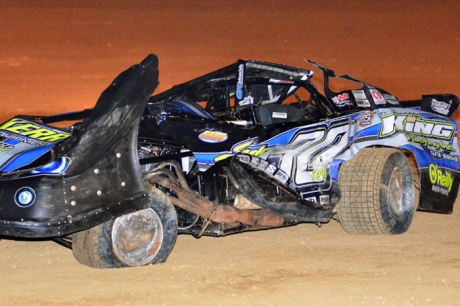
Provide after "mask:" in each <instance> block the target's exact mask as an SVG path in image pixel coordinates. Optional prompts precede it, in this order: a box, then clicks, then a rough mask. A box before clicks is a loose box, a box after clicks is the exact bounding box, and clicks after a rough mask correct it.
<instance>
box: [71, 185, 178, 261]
mask: <svg viewBox="0 0 460 306" xmlns="http://www.w3.org/2000/svg"><path fill="white" fill-rule="evenodd" d="M149 200H150V203H151V207H150V208H147V209H143V210H140V211H136V212H133V213H130V214H126V215H123V216H121V217H118V218H117V219H115V220H111V221H109V222H106V223H103V224H101V225H98V226H96V227H93V228H90V229H88V230H85V231H82V232H78V233H76V234H74V236H73V238H72V251H73V254H74V257H75V258H76V259H77V261H78V262H80V263H81V264H84V265H86V266H89V267H93V268H100V269H103V268H121V267H134V266H143V265H149V264H156V263H162V262H164V261H166V259H167V258H168V256H169V254H170V253H171V251H172V249H173V247H174V244H175V242H176V237H177V215H176V211H175V209H174V206H173V205H172V203H171V202H170V200H169V199H168V197H167V196H166V195H165V194H164V193H162V192H161V191H159V190H155V192H149Z"/></svg>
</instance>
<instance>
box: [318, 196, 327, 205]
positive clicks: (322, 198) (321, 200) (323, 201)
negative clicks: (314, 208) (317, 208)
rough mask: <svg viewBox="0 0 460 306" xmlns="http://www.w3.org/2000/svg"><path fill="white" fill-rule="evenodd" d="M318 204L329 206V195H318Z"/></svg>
mask: <svg viewBox="0 0 460 306" xmlns="http://www.w3.org/2000/svg"><path fill="white" fill-rule="evenodd" d="M319 203H320V204H321V205H326V204H329V195H327V194H326V195H320V196H319Z"/></svg>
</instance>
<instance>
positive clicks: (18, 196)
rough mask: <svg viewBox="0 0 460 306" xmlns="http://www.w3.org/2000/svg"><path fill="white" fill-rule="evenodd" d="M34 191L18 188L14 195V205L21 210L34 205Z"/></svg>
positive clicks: (27, 188)
mask: <svg viewBox="0 0 460 306" xmlns="http://www.w3.org/2000/svg"><path fill="white" fill-rule="evenodd" d="M35 198H36V195H35V191H34V190H33V189H32V188H30V187H22V188H19V189H18V190H17V191H16V193H15V194H14V203H16V205H17V206H19V207H21V208H26V207H29V206H31V205H32V204H34V202H35Z"/></svg>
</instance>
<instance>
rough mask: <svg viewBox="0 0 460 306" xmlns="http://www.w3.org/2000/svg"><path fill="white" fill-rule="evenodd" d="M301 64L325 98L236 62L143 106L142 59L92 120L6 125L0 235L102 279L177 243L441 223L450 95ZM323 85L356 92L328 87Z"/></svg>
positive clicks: (0, 165) (451, 142) (445, 205)
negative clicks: (394, 89) (66, 258)
mask: <svg viewBox="0 0 460 306" xmlns="http://www.w3.org/2000/svg"><path fill="white" fill-rule="evenodd" d="M309 63H310V64H312V65H314V66H316V68H317V69H319V70H320V71H321V72H322V74H323V87H324V89H323V90H322V91H320V90H318V89H317V88H316V86H315V85H314V84H313V82H312V77H313V70H305V69H300V68H294V67H288V66H284V65H279V64H273V63H266V62H260V61H249V60H248V61H245V60H239V61H238V62H236V63H235V64H232V65H229V66H227V67H224V68H222V69H219V70H217V71H214V72H212V73H209V74H207V75H204V76H202V77H199V78H196V79H193V80H191V81H189V82H186V83H183V84H180V85H177V86H174V87H173V88H171V89H169V90H167V91H165V92H163V93H160V94H157V95H153V96H152V93H153V91H154V89H155V88H156V86H157V84H158V61H157V58H156V56H154V55H150V56H148V57H147V58H146V59H145V60H144V61H143V62H142V63H140V64H139V65H135V66H133V67H131V68H130V69H128V70H126V71H125V72H123V73H121V74H120V75H119V76H118V77H117V78H116V79H115V80H114V82H113V83H112V84H111V85H110V86H109V87H108V88H107V89H106V90H105V91H104V92H103V93H102V95H101V97H100V98H99V100H98V102H97V104H96V106H95V107H94V108H93V109H88V110H83V111H79V112H74V113H66V114H58V115H53V116H16V117H15V118H12V119H11V120H9V121H7V122H5V123H3V124H2V125H1V126H0V186H1V188H0V200H1V202H0V235H1V236H3V237H12V238H28V239H37V238H39V239H44V238H46V239H52V240H54V241H56V242H58V243H60V244H62V245H64V246H67V247H69V248H71V249H72V251H73V254H74V256H75V258H76V259H77V260H78V261H79V262H80V263H82V264H85V265H88V266H90V267H96V268H113V267H128V266H139V265H147V264H154V263H160V262H164V261H165V260H166V259H167V257H168V255H169V254H170V252H171V251H172V249H173V247H174V244H175V241H176V237H177V234H191V235H193V236H195V237H201V236H202V235H209V236H224V235H229V234H234V233H240V232H243V231H249V230H259V229H269V228H277V227H283V226H291V225H295V224H299V223H314V224H317V225H321V224H323V223H327V222H329V221H330V220H331V219H336V220H338V221H339V222H340V223H341V225H342V227H343V228H344V230H345V231H346V232H348V233H351V234H401V233H404V232H405V231H407V229H408V228H409V226H410V224H411V221H412V217H413V214H414V211H415V210H416V209H418V210H421V211H429V212H437V213H451V212H452V210H453V204H454V202H455V200H456V197H457V192H458V185H459V179H460V174H459V171H460V162H459V148H458V145H457V130H458V127H457V123H456V122H455V121H454V120H452V119H451V117H452V115H453V113H454V112H455V111H456V109H457V107H458V97H457V96H455V95H453V94H436V95H424V96H422V98H421V99H420V100H413V101H399V100H398V99H397V98H396V97H395V96H394V95H392V94H390V93H388V92H387V91H385V90H383V89H380V88H377V87H375V86H372V85H370V84H367V83H365V82H362V81H359V80H357V79H354V78H352V77H350V76H348V75H342V76H336V75H335V73H334V72H333V71H332V70H329V69H327V68H325V67H322V66H321V65H319V64H317V63H314V62H309ZM331 79H340V80H344V81H346V82H350V84H353V86H350V88H351V89H345V90H339V91H337V92H335V91H333V90H332V89H331V88H330V86H329V83H330V80H331ZM63 122H71V124H70V123H69V126H68V128H58V127H56V125H55V124H56V123H61V124H62V123H63ZM415 189H419V190H420V191H419V192H420V196H419V197H418V200H417V197H416V192H415Z"/></svg>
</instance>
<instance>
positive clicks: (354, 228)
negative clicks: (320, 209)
mask: <svg viewBox="0 0 460 306" xmlns="http://www.w3.org/2000/svg"><path fill="white" fill-rule="evenodd" d="M339 184H340V189H341V193H342V197H341V199H340V202H339V204H338V205H337V216H338V219H339V221H340V223H341V225H342V227H343V229H344V230H345V231H346V232H348V233H350V234H372V235H382V234H386V235H394V234H402V233H404V232H406V231H407V229H408V228H409V226H410V224H411V222H412V217H413V214H414V210H415V206H414V202H415V201H414V200H415V192H414V184H413V180H412V171H411V167H410V164H409V161H408V160H407V158H406V156H405V155H404V154H403V153H402V152H401V151H399V150H396V149H391V148H376V149H362V150H361V151H359V152H358V154H356V156H355V157H354V158H353V159H352V160H351V161H347V162H345V163H343V164H342V166H341V168H340V171H339Z"/></svg>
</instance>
